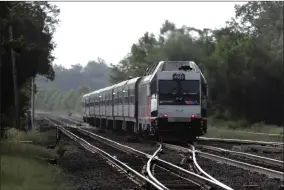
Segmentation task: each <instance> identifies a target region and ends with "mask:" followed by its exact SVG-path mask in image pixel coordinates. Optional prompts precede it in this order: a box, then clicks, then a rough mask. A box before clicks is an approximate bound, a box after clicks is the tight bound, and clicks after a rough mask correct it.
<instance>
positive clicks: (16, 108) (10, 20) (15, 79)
mask: <svg viewBox="0 0 284 190" xmlns="http://www.w3.org/2000/svg"><path fill="white" fill-rule="evenodd" d="M12 23H13V15H12V8H10V10H9V38H10V43H11V42H13V27H12ZM10 49H11V61H12V73H13V84H14V100H15V119H16V126H15V127H16V128H17V129H20V125H21V123H20V114H19V92H18V83H17V68H16V57H15V51H14V49H13V47H11V48H10Z"/></svg>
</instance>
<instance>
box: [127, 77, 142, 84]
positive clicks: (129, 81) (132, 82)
mask: <svg viewBox="0 0 284 190" xmlns="http://www.w3.org/2000/svg"><path fill="white" fill-rule="evenodd" d="M139 78H140V77H136V78H133V79H129V80H128V81H127V85H131V84H135V83H136V82H137V80H138V79H139Z"/></svg>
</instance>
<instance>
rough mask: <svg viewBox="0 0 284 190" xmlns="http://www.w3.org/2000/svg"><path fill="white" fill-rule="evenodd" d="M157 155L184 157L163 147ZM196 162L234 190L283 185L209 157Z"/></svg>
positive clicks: (113, 136) (169, 158) (124, 141)
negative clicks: (163, 149) (162, 152)
mask: <svg viewBox="0 0 284 190" xmlns="http://www.w3.org/2000/svg"><path fill="white" fill-rule="evenodd" d="M94 132H95V133H96V134H98V135H101V136H104V137H107V138H110V139H112V140H114V141H117V142H119V143H122V144H125V145H128V146H131V147H133V148H135V149H138V150H141V151H143V152H147V153H149V154H152V153H153V152H154V151H155V150H156V149H157V148H158V146H157V145H154V144H151V143H147V145H145V142H144V141H143V140H142V142H136V143H132V142H128V141H127V137H125V136H123V135H121V136H120V135H118V134H117V133H114V132H112V131H105V132H104V133H100V132H99V131H98V130H97V129H96V130H94ZM213 146H214V145H213ZM222 148H228V147H222ZM228 149H231V148H228ZM258 155H259V154H258ZM269 155H271V154H269ZM159 157H160V158H161V159H164V160H166V161H170V162H172V163H173V164H176V165H179V163H180V162H181V160H182V159H183V158H184V155H183V154H179V153H177V152H175V151H171V150H166V149H165V151H164V154H160V155H159ZM197 162H198V164H199V165H200V167H201V168H202V169H203V170H204V171H205V172H207V173H208V174H209V175H211V176H213V177H214V178H216V179H217V180H219V181H220V182H222V183H224V184H226V185H228V186H230V187H232V188H233V189H236V190H245V189H264V190H274V189H275V190H279V189H280V187H281V185H283V182H281V181H280V180H277V179H269V178H268V177H267V176H265V175H260V174H258V173H252V172H250V171H246V170H243V169H240V168H237V167H234V166H230V165H226V164H223V163H217V162H215V161H212V160H209V159H205V158H201V157H197ZM182 167H186V166H182ZM187 169H189V168H187Z"/></svg>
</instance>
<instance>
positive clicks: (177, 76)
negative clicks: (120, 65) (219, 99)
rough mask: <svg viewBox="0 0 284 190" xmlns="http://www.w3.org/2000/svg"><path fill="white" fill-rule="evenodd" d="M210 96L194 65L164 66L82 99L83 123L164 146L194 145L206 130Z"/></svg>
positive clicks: (160, 64) (164, 63)
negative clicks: (168, 142) (178, 142)
mask: <svg viewBox="0 0 284 190" xmlns="http://www.w3.org/2000/svg"><path fill="white" fill-rule="evenodd" d="M207 92H208V90H207V82H206V80H205V77H204V75H203V74H202V72H201V70H200V69H199V67H198V66H197V65H196V64H195V63H194V62H193V61H160V62H158V63H155V64H153V65H152V66H151V67H150V68H147V70H146V72H145V73H144V75H143V76H141V77H136V78H132V79H129V80H126V81H123V82H120V83H118V84H115V85H112V86H109V87H106V88H103V89H99V90H96V91H93V92H91V93H88V94H85V95H83V97H82V103H83V120H84V122H86V123H88V124H90V125H92V126H97V127H100V128H109V129H115V130H119V131H123V132H129V133H135V134H140V135H143V136H152V137H155V138H158V139H159V140H164V141H165V140H176V139H177V140H185V141H193V140H195V139H196V137H197V136H202V135H204V134H205V133H206V131H207V97H208V94H207Z"/></svg>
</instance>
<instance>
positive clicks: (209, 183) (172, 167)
mask: <svg viewBox="0 0 284 190" xmlns="http://www.w3.org/2000/svg"><path fill="white" fill-rule="evenodd" d="M75 128H77V130H78V131H79V132H82V133H83V134H85V135H88V136H90V137H92V138H95V139H97V140H99V139H101V140H102V141H107V143H106V144H108V145H110V146H115V147H120V148H123V149H124V150H125V151H129V152H131V153H133V154H136V155H137V154H138V155H140V156H144V157H146V158H148V159H149V158H151V155H149V154H146V153H144V152H141V151H139V150H136V149H133V148H131V147H129V146H126V145H123V144H120V143H117V142H115V141H113V140H110V139H107V138H105V137H102V136H100V135H97V134H94V133H92V132H90V131H87V130H85V129H80V127H75ZM155 161H156V162H157V165H160V166H163V167H164V168H168V169H170V170H171V171H174V172H175V173H177V174H179V175H181V176H183V177H185V178H188V179H191V180H192V181H195V182H197V183H198V184H200V185H203V186H206V187H209V186H215V187H221V188H222V189H226V190H231V188H228V187H227V186H225V185H222V186H220V185H219V184H218V183H216V182H215V181H213V180H211V179H208V178H205V177H203V176H200V175H198V174H196V173H194V172H191V171H188V170H186V169H184V168H181V167H179V166H177V165H174V164H172V163H170V162H167V161H164V160H162V159H160V158H158V157H157V156H156V158H155Z"/></svg>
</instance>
